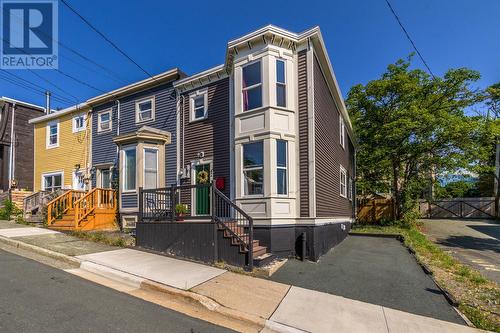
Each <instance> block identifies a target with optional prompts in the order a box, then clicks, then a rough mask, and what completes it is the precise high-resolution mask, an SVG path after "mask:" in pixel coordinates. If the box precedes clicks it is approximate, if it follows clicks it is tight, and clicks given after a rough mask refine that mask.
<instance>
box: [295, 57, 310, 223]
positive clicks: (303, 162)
mask: <svg viewBox="0 0 500 333" xmlns="http://www.w3.org/2000/svg"><path fill="white" fill-rule="evenodd" d="M297 70H298V96H299V104H298V105H299V108H298V118H299V190H300V216H301V217H308V216H309V137H308V136H309V133H308V130H309V128H308V103H307V51H305V50H304V51H301V52H299V54H298V66H297Z"/></svg>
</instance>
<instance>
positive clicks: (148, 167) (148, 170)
mask: <svg viewBox="0 0 500 333" xmlns="http://www.w3.org/2000/svg"><path fill="white" fill-rule="evenodd" d="M157 187H158V149H154V148H145V149H144V188H145V189H150V188H157Z"/></svg>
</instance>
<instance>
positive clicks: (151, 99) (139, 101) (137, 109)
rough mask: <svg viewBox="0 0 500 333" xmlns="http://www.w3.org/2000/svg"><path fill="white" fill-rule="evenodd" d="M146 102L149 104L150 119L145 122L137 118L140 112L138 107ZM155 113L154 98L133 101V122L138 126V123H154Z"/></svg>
mask: <svg viewBox="0 0 500 333" xmlns="http://www.w3.org/2000/svg"><path fill="white" fill-rule="evenodd" d="M146 102H151V118H150V119H146V120H141V119H140V118H139V112H140V109H139V105H140V104H142V103H146ZM155 111H156V105H155V97H154V96H150V97H146V98H141V99H139V100H137V101H135V122H136V123H137V124H138V123H148V122H151V121H154V120H155Z"/></svg>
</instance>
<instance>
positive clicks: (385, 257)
mask: <svg viewBox="0 0 500 333" xmlns="http://www.w3.org/2000/svg"><path fill="white" fill-rule="evenodd" d="M271 280H274V281H277V282H282V283H287V284H292V285H295V286H299V287H303V288H308V289H313V290H317V291H322V292H327V293H330V294H334V295H339V296H344V297H347V298H351V299H355V300H359V301H363V302H369V303H373V304H378V305H382V306H386V307H389V308H393V309H397V310H402V311H406V312H410V313H414V314H418V315H423V316H427V317H432V318H437V319H441V320H446V321H450V322H454V323H459V324H465V323H464V321H463V319H462V318H461V317H460V316H459V315H458V314H457V312H456V311H455V310H454V309H453V308H452V307H451V306H450V305H449V304H448V302H447V301H446V299H445V298H444V296H443V295H442V293H441V291H440V290H439V288H438V287H437V286H436V284H435V283H434V282H433V281H432V279H431V278H430V277H429V276H427V275H426V274H425V273H424V272H423V270H422V268H421V267H420V266H419V265H418V264H417V262H416V261H415V259H414V258H413V256H411V255H410V254H409V253H408V251H407V249H406V248H405V247H403V246H402V245H401V243H400V242H399V241H398V240H396V239H394V238H382V237H369V236H349V237H347V238H346V239H345V240H344V241H343V242H342V243H341V244H339V245H338V246H337V247H335V248H334V249H332V250H330V252H328V253H327V254H325V255H324V256H323V257H321V259H320V261H319V262H318V263H313V262H307V261H306V262H301V261H298V260H289V261H288V262H287V263H286V264H285V265H284V266H283V267H282V268H281V269H279V270H278V271H277V272H276V273H274V274H273V275H272V276H271Z"/></svg>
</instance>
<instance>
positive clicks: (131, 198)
mask: <svg viewBox="0 0 500 333" xmlns="http://www.w3.org/2000/svg"><path fill="white" fill-rule="evenodd" d="M137 200H138V199H137V194H128V193H122V208H136V207H137Z"/></svg>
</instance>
